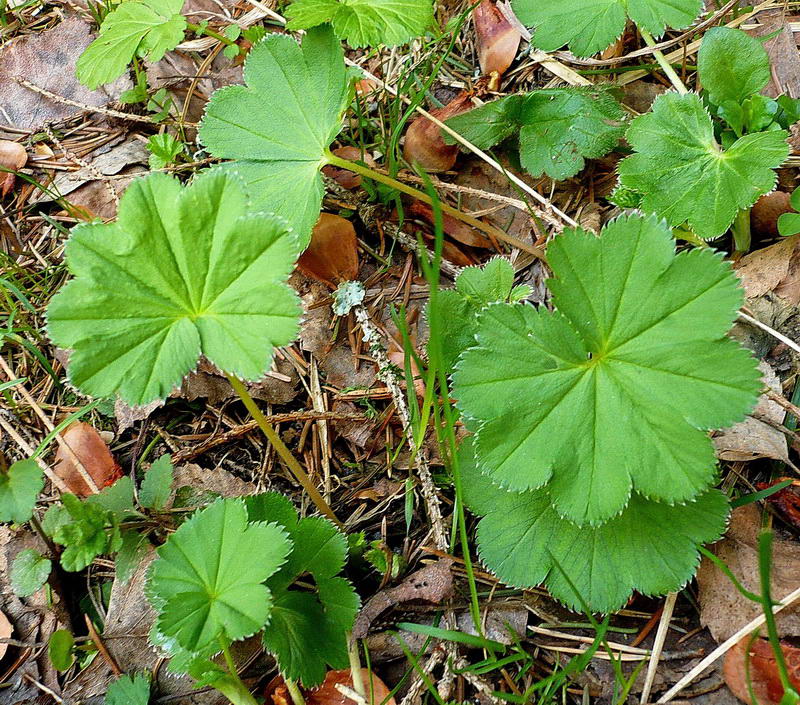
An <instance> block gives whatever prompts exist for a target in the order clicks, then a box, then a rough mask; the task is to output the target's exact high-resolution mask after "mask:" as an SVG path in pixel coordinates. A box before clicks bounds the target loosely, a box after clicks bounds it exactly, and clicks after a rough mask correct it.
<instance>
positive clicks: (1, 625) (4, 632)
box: [0, 612, 14, 659]
mask: <svg viewBox="0 0 800 705" xmlns="http://www.w3.org/2000/svg"><path fill="white" fill-rule="evenodd" d="M13 633H14V625H13V624H11V622H9V621H8V617H6V616H5V614H4V613H3V612H0V639H10V638H11V635H12V634H13ZM6 651H8V644H3V643H2V642H0V659H1V658H3V656H5V655H6Z"/></svg>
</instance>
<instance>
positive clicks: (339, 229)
mask: <svg viewBox="0 0 800 705" xmlns="http://www.w3.org/2000/svg"><path fill="white" fill-rule="evenodd" d="M297 268H298V269H299V270H300V271H301V272H302V273H303V274H305V275H306V276H307V277H311V278H312V279H316V280H317V281H318V282H322V283H323V284H327V285H328V286H330V287H332V288H335V287H336V285H337V284H338V283H339V282H343V281H351V280H353V279H356V277H358V238H357V237H356V231H355V228H354V227H353V224H352V223H351V222H350V221H349V220H347V218H342V217H341V216H339V215H333V214H332V213H321V214H320V216H319V220H318V221H317V224H316V225H315V226H314V229H313V230H312V231H311V242H310V244H309V245H308V248H307V249H306V251H305V252H303V254H302V255H300V259H299V260H298V262H297Z"/></svg>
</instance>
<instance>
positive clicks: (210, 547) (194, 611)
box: [148, 499, 291, 651]
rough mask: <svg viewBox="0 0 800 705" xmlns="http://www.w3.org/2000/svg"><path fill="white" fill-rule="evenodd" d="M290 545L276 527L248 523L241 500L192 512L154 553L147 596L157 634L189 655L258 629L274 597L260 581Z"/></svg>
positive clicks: (284, 557)
mask: <svg viewBox="0 0 800 705" xmlns="http://www.w3.org/2000/svg"><path fill="white" fill-rule="evenodd" d="M290 550H291V541H290V540H289V538H288V537H287V535H286V533H285V531H284V530H283V529H282V528H281V527H279V526H278V525H277V524H248V523H247V509H246V508H245V505H244V502H242V501H240V500H233V499H224V500H220V501H218V502H215V503H214V504H212V505H210V506H209V507H206V508H205V509H203V510H201V511H199V512H197V513H196V514H194V516H192V518H191V519H189V520H188V521H186V522H185V523H184V524H183V525H181V527H180V528H179V529H178V530H177V531H176V532H175V533H174V534H172V536H170V538H169V540H168V541H167V542H166V543H165V544H164V545H163V546H161V547H160V548H159V549H158V559H157V560H155V561H154V562H153V564H152V566H151V568H150V573H149V580H148V597H149V598H150V601H151V603H152V604H153V606H154V607H155V608H156V610H157V611H158V613H159V617H158V629H159V631H161V632H162V633H163V634H164V635H166V636H168V637H169V636H173V637H175V639H176V640H177V642H178V644H179V645H180V646H181V647H182V648H184V649H186V650H188V651H200V650H202V649H204V648H207V647H209V646H210V645H212V644H214V643H217V640H218V639H219V638H220V637H223V638H225V639H228V640H231V641H235V640H237V639H243V638H245V637H248V636H251V635H252V634H254V633H255V632H257V631H258V630H259V629H261V628H262V627H263V626H264V624H265V623H266V622H267V620H268V619H269V616H270V609H271V603H272V598H271V595H270V591H269V589H268V588H267V587H265V586H264V585H262V583H263V582H264V580H266V579H267V578H268V577H269V576H271V575H272V574H273V573H275V571H276V570H278V568H280V566H281V565H282V564H283V562H284V561H285V560H286V556H287V554H288V553H289V551H290Z"/></svg>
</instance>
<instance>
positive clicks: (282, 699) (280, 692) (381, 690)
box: [264, 668, 396, 705]
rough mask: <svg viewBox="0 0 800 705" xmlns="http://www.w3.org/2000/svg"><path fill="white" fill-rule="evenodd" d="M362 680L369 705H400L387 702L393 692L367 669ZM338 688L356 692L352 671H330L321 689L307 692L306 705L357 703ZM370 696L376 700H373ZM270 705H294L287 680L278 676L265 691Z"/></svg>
mask: <svg viewBox="0 0 800 705" xmlns="http://www.w3.org/2000/svg"><path fill="white" fill-rule="evenodd" d="M361 680H362V682H363V684H364V688H365V689H366V691H367V702H368V703H374V705H378V704H379V703H384V705H396V701H395V699H394V698H393V697H391V698H389V699H388V700H387V699H386V698H387V697H388V696H389V692H390V691H389V688H387V687H386V684H385V683H384V682H383V681H382V680H381V679H380V678H378V676H376V675H375V674H374V673H372V672H371V671H370V670H369V669H367V668H362V669H361ZM337 685H343V686H346V687H347V688H351V689H352V688H353V674H352V673H351V672H350V669H343V670H341V671H328V674H327V675H326V676H325V680H324V681H323V682H322V685H320V686H319V687H318V688H313V689H309V690H305V689H304V690H303V691H302V693H303V697H304V698H305V701H306V705H353V701H352V700H351V699H350V698H348V697H347V696H346V695H344V693H341V692H339V690H338V689H337V688H336V686H337ZM370 695H371V696H372V697H371V698H370ZM264 696H265V698H266V702H267V705H292V698H291V696H290V695H289V689H288V688H287V687H286V681H284V679H283V676H281V675H277V676H275V677H274V678H273V679H272V680H271V681H270V682H269V683H268V684H267V687H266V690H265V691H264Z"/></svg>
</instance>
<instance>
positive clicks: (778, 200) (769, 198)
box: [750, 191, 794, 237]
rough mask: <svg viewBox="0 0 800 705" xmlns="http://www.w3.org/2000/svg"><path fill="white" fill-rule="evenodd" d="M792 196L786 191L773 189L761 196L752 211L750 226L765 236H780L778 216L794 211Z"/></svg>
mask: <svg viewBox="0 0 800 705" xmlns="http://www.w3.org/2000/svg"><path fill="white" fill-rule="evenodd" d="M793 212H794V208H792V204H791V197H790V196H789V194H788V193H786V192H785V191H773V192H772V193H768V194H766V195H764V196H762V197H761V198H759V199H758V200H757V201H756V202H755V204H754V205H753V208H752V209H751V211H750V227H751V229H752V230H753V232H754V233H758V234H759V235H763V236H765V237H779V235H780V233H779V232H778V218H780V216H782V215H783V214H784V213H793Z"/></svg>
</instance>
